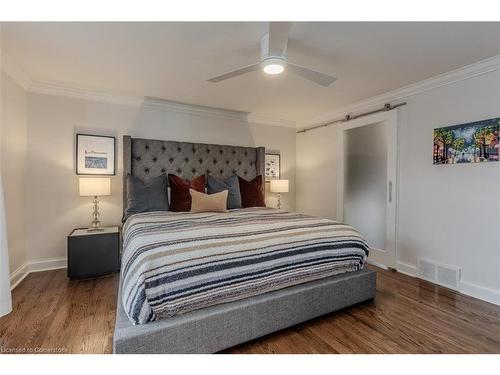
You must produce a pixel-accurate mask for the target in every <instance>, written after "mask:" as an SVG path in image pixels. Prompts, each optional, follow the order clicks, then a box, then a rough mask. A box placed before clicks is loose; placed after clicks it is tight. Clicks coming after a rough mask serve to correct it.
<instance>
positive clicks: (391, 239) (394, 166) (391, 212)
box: [336, 109, 399, 269]
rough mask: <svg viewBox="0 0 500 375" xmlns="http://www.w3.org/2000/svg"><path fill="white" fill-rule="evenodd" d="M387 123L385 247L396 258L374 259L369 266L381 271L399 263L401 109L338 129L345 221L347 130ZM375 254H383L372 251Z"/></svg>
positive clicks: (339, 214)
mask: <svg viewBox="0 0 500 375" xmlns="http://www.w3.org/2000/svg"><path fill="white" fill-rule="evenodd" d="M381 122H387V123H388V124H389V130H390V131H389V138H388V155H387V177H388V184H390V185H392V186H388V194H387V195H388V196H387V201H386V202H387V203H388V204H387V211H386V218H387V222H386V248H390V249H391V250H393V257H392V258H393V259H389V260H388V261H387V262H386V263H388V264H380V263H378V262H375V261H373V260H371V259H369V260H368V262H369V263H372V264H375V265H376V266H379V267H382V268H385V269H387V268H394V269H395V268H396V265H397V260H398V237H399V110H398V109H395V110H392V111H387V112H380V113H376V114H373V115H369V116H364V117H361V118H358V119H354V120H350V121H348V122H346V123H344V124H341V125H340V126H338V127H337V134H336V135H337V220H339V221H343V219H344V172H345V171H344V165H345V160H344V159H345V158H344V144H345V132H346V130H349V129H353V128H358V127H361V126H369V125H374V124H378V123H381ZM372 250H373V251H382V252H385V251H384V250H380V249H372Z"/></svg>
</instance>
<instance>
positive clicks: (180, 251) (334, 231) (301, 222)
mask: <svg viewBox="0 0 500 375" xmlns="http://www.w3.org/2000/svg"><path fill="white" fill-rule="evenodd" d="M367 256H368V245H367V244H366V242H365V241H364V239H363V237H362V236H361V235H360V234H359V233H358V232H357V231H356V230H355V229H354V228H352V227H351V226H349V225H346V224H343V223H340V222H336V221H332V220H327V219H322V218H317V217H313V216H308V215H303V214H298V213H293V212H286V211H281V210H275V209H270V208H249V209H240V210H232V211H229V212H227V213H198V214H190V213H174V212H149V213H141V214H135V215H133V216H131V217H130V218H128V220H127V221H126V223H125V225H124V227H123V256H122V274H121V277H122V280H121V282H122V295H121V299H122V301H121V303H122V305H123V309H124V311H125V312H126V314H127V316H128V318H129V319H130V320H131V322H132V323H133V324H143V323H148V322H151V321H154V320H158V319H162V318H167V317H173V316H176V315H180V314H184V313H187V312H191V311H194V310H197V309H202V308H206V307H209V306H214V305H218V304H222V303H227V302H231V301H236V300H240V299H244V298H248V297H251V296H256V295H260V294H264V293H268V292H272V291H275V290H279V289H283V288H287V287H290V286H293V285H298V284H301V283H307V282H310V281H313V280H318V279H321V278H326V277H329V276H333V275H337V274H340V273H345V272H351V271H357V270H360V269H362V268H363V267H364V264H365V262H366V259H367Z"/></svg>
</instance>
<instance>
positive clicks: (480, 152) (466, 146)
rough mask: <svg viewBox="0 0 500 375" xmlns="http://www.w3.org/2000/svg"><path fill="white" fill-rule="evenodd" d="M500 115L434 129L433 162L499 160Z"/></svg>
mask: <svg viewBox="0 0 500 375" xmlns="http://www.w3.org/2000/svg"><path fill="white" fill-rule="evenodd" d="M499 127H500V117H499V118H492V119H488V120H481V121H475V122H469V123H466V124H460V125H454V126H447V127H444V128H437V129H434V149H433V163H434V164H435V165H440V164H461V163H484V162H492V161H498V151H499V150H498V148H499V145H498V131H499Z"/></svg>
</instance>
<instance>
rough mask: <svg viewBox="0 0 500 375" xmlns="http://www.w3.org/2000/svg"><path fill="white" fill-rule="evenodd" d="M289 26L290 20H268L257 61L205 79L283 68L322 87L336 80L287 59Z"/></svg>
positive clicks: (219, 78)
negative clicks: (267, 30)
mask: <svg viewBox="0 0 500 375" xmlns="http://www.w3.org/2000/svg"><path fill="white" fill-rule="evenodd" d="M291 26H292V23H291V22H270V23H269V32H268V33H267V34H265V35H264V36H263V37H262V38H261V39H260V61H259V62H257V63H254V64H251V65H247V66H244V67H242V68H239V69H236V70H232V71H230V72H228V73H225V74H222V75H219V76H217V77H213V78H210V79H208V80H207V81H208V82H213V83H217V82H220V81H224V80H226V79H229V78H233V77H237V76H240V75H243V74H246V73H250V72H253V71H256V70H259V69H262V70H263V71H264V73H267V74H271V75H276V74H281V73H283V72H284V71H285V69H288V70H289V71H290V72H292V73H294V74H297V75H299V76H301V77H303V78H305V79H308V80H309V81H313V82H315V83H317V84H318V85H321V86H324V87H327V86H330V85H331V84H332V83H333V82H334V81H335V80H336V78H335V77H333V76H331V75H328V74H324V73H320V72H317V71H315V70H312V69H309V68H306V67H304V66H300V65H297V64H293V63H291V62H289V61H288V56H287V44H288V32H289V30H290V27H291Z"/></svg>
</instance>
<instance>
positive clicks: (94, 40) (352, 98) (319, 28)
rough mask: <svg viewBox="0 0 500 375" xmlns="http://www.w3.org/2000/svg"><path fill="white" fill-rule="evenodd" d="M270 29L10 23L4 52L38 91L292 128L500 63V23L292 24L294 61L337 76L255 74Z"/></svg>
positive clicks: (4, 36) (227, 25) (253, 25)
mask: <svg viewBox="0 0 500 375" xmlns="http://www.w3.org/2000/svg"><path fill="white" fill-rule="evenodd" d="M266 31H267V23H264V22H262V23H222V22H216V23H199V22H196V23H167V22H165V23H3V24H2V49H3V50H4V51H5V52H6V53H7V54H8V55H9V57H11V58H12V60H13V61H16V62H17V63H18V64H19V66H20V68H22V69H23V70H24V71H25V72H26V73H27V74H28V75H29V76H30V77H31V79H32V80H34V81H37V82H38V81H39V82H46V83H57V84H64V85H68V86H71V87H75V88H87V89H93V90H103V91H106V92H114V93H117V94H125V95H138V96H139V95H140V96H150V97H157V98H162V99H167V100H173V101H179V102H185V103H191V104H198V105H204V106H212V107H218V108H226V109H233V110H240V111H246V112H251V113H254V114H260V115H266V116H269V117H274V118H281V119H286V120H292V121H303V120H305V119H308V118H311V117H313V116H315V115H318V114H320V113H323V112H327V111H332V110H334V109H336V108H339V107H342V106H345V105H348V104H351V103H353V102H356V101H358V100H361V99H365V98H368V97H371V96H373V95H377V94H381V93H384V92H387V91H390V90H393V89H396V88H399V87H402V86H405V85H408V84H411V83H414V82H417V81H420V80H423V79H425V78H429V77H432V76H435V75H437V74H440V73H444V72H447V71H450V70H453V69H455V68H459V67H462V66H465V65H468V64H471V63H474V62H477V61H480V60H483V59H486V58H488V57H491V56H495V55H500V23H355V22H347V23H339V22H331V23H304V22H298V23H294V24H293V26H292V29H291V31H290V41H289V51H288V52H289V59H290V60H291V61H293V62H295V63H298V64H300V65H305V66H307V67H310V68H313V69H316V70H319V71H323V72H325V73H328V74H333V75H335V76H336V77H337V78H338V80H337V81H336V82H335V83H334V84H333V85H332V86H330V87H328V88H324V87H321V86H318V85H316V84H314V83H311V82H308V81H306V80H304V79H302V78H300V77H297V76H294V75H291V74H286V73H285V74H283V75H281V76H276V77H272V76H265V75H264V74H263V73H261V72H253V73H249V74H247V75H245V76H241V77H237V78H233V79H231V80H228V81H224V82H220V83H217V84H213V83H209V82H206V79H208V78H210V77H212V76H215V75H218V74H221V73H225V72H226V71H229V70H232V69H235V68H238V67H241V66H244V65H248V64H250V63H253V62H256V61H257V60H258V58H259V39H260V37H261V36H262V35H263V34H264V33H265V32H266Z"/></svg>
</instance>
